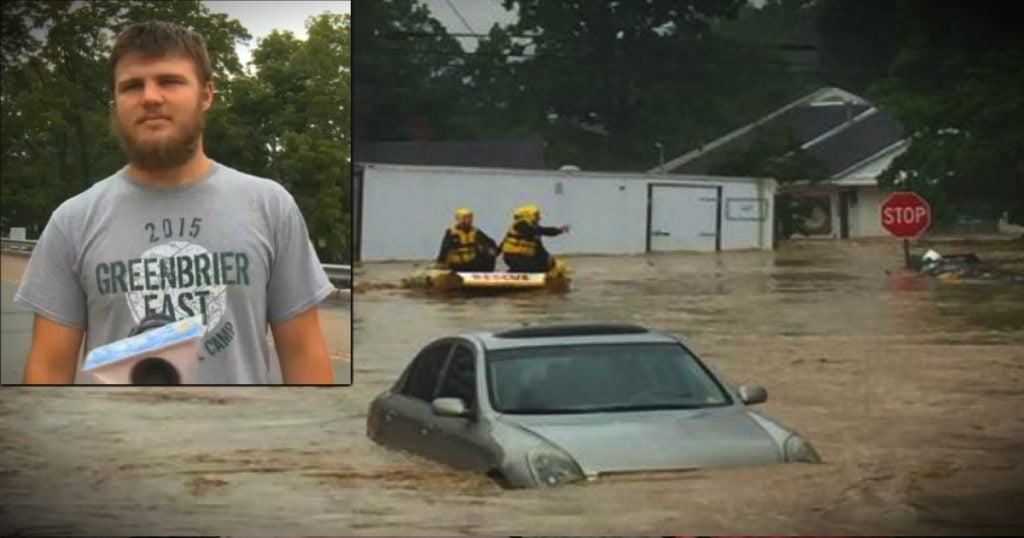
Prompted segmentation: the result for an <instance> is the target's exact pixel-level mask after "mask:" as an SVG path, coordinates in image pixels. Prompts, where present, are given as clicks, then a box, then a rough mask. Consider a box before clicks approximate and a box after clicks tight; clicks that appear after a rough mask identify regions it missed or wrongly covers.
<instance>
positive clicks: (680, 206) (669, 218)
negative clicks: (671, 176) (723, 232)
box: [647, 185, 719, 252]
mask: <svg viewBox="0 0 1024 538" xmlns="http://www.w3.org/2000/svg"><path fill="white" fill-rule="evenodd" d="M718 191H719V188H718V187H696V186H686V185H651V186H650V187H649V189H648V196H649V197H650V198H649V204H650V205H649V207H650V221H649V226H648V228H647V233H648V250H650V251H655V252H656V251H671V250H696V251H713V250H716V249H717V245H718V230H719V226H718V198H719V192H718Z"/></svg>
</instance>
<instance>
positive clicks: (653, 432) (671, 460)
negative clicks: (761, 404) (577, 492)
mask: <svg viewBox="0 0 1024 538" xmlns="http://www.w3.org/2000/svg"><path fill="white" fill-rule="evenodd" d="M502 420H503V421H507V422H509V423H512V424H515V425H517V426H519V427H521V428H524V429H526V430H528V431H530V432H531V433H533V434H535V435H538V436H540V437H542V438H544V439H546V440H547V441H549V442H551V443H553V444H555V445H557V446H558V447H560V448H562V449H563V450H565V451H566V452H567V453H568V454H569V455H570V456H572V458H573V459H574V460H576V462H577V463H578V464H579V465H580V467H581V468H582V470H583V472H584V473H585V474H587V475H591V476H593V475H597V474H600V473H612V472H637V471H659V470H675V469H693V468H704V467H724V466H738V465H758V464H764V463H773V462H779V461H783V455H782V451H781V449H780V448H779V446H778V445H777V444H776V443H775V442H774V441H773V440H772V438H771V437H770V436H769V435H768V433H767V432H765V430H764V429H763V428H761V426H759V425H758V424H757V423H756V422H755V421H754V419H752V418H751V417H750V414H749V413H748V412H747V410H746V409H745V408H742V407H727V408H715V409H698V410H663V411H643V412H619V413H593V414H585V415H503V416H502Z"/></svg>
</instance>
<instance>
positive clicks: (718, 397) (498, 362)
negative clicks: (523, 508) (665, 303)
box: [367, 325, 821, 487]
mask: <svg viewBox="0 0 1024 538" xmlns="http://www.w3.org/2000/svg"><path fill="white" fill-rule="evenodd" d="M766 399H767V393H766V392H765V390H764V389H763V388H761V387H758V386H741V387H739V389H736V390H734V389H733V388H731V387H730V386H729V385H727V384H726V383H724V382H723V381H722V380H721V378H720V377H719V376H718V375H716V374H715V373H714V371H712V370H711V368H709V367H708V366H707V365H706V364H704V363H703V362H701V360H700V359H698V358H697V357H696V355H694V354H693V352H691V351H690V350H689V349H688V348H687V347H686V346H685V345H684V344H683V343H682V342H681V341H680V340H678V339H676V338H674V337H672V336H669V335H667V334H662V333H658V332H653V331H649V330H647V329H645V328H643V327H639V326H634V325H554V326H543V327H528V328H522V329H515V330H509V331H505V332H497V333H472V334H463V335H459V336H454V337H448V338H442V339H439V340H436V341H434V342H432V343H430V344H429V345H427V346H426V347H425V348H423V350H422V351H420V353H419V354H418V355H417V356H416V357H415V358H414V359H413V361H412V362H411V363H410V364H409V366H408V368H406V370H405V372H404V373H403V374H402V376H401V377H400V378H399V379H398V381H397V382H396V383H395V385H394V386H393V387H391V389H389V390H387V391H385V392H383V393H382V394H380V395H379V396H377V397H376V398H375V399H374V400H373V402H372V403H371V404H370V413H369V417H368V419H367V433H368V435H369V436H370V438H372V439H373V440H374V441H376V442H377V443H380V444H381V445H384V446H387V447H391V448H395V449H400V450H405V451H408V452H411V453H414V454H417V455H420V456H423V457H426V458H429V459H432V460H435V461H438V462H441V463H445V464H448V465H450V466H452V467H455V468H458V469H469V470H476V471H481V472H485V473H487V474H489V475H490V476H492V477H493V478H494V479H495V480H497V481H498V482H499V483H501V484H503V485H505V486H507V487H540V486H557V485H560V484H565V483H569V482H574V481H578V480H586V479H594V478H597V477H598V476H600V475H602V474H608V473H625V472H640V471H643V472H647V471H662V470H680V469H693V468H706V467H721V466H738V465H757V464H764V463H773V462H819V461H821V460H820V458H819V457H818V453H817V452H816V451H815V450H814V448H813V447H812V446H811V445H810V443H808V442H807V441H806V440H805V439H804V438H803V437H801V436H800V435H799V434H797V433H796V432H794V431H793V430H790V429H788V428H786V427H784V426H782V425H780V424H778V423H777V422H775V421H773V420H772V419H770V418H768V417H766V416H764V415H761V414H759V413H757V412H755V411H752V410H750V409H749V408H748V407H747V406H748V405H752V404H756V403H761V402H764V401H765V400H766Z"/></svg>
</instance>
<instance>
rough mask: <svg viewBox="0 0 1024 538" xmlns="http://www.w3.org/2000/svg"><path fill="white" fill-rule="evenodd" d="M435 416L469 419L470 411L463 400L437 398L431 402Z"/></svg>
mask: <svg viewBox="0 0 1024 538" xmlns="http://www.w3.org/2000/svg"><path fill="white" fill-rule="evenodd" d="M430 407H431V409H433V411H434V414H435V415H439V416H442V417H468V416H469V409H466V402H464V401H462V398H437V399H435V400H434V401H433V402H430Z"/></svg>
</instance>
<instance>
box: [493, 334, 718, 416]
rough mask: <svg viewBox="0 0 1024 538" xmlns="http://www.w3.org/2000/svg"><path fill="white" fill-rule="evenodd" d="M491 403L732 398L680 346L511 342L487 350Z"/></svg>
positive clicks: (567, 405) (575, 409)
mask: <svg viewBox="0 0 1024 538" xmlns="http://www.w3.org/2000/svg"><path fill="white" fill-rule="evenodd" d="M487 364H488V366H487V368H488V375H487V383H488V390H489V391H490V394H491V398H492V403H493V404H494V408H495V409H496V410H498V411H501V412H511V413H587V412H608V411H633V410H653V409H695V408H701V407H714V406H721V405H729V404H731V399H730V398H729V396H728V394H727V393H726V392H725V391H724V390H723V388H722V387H721V386H720V385H719V383H718V382H717V381H716V380H715V379H714V377H713V376H712V374H711V373H710V372H709V371H707V370H706V369H705V368H704V367H703V366H702V365H701V364H700V362H699V360H698V359H697V358H696V357H694V356H692V355H691V354H690V353H689V352H688V351H687V350H686V349H685V348H684V347H682V346H679V345H677V344H661V343H658V344H647V343H643V344H587V345H564V346H544V347H527V348H514V349H505V350H496V351H492V352H489V353H488V355H487Z"/></svg>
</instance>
